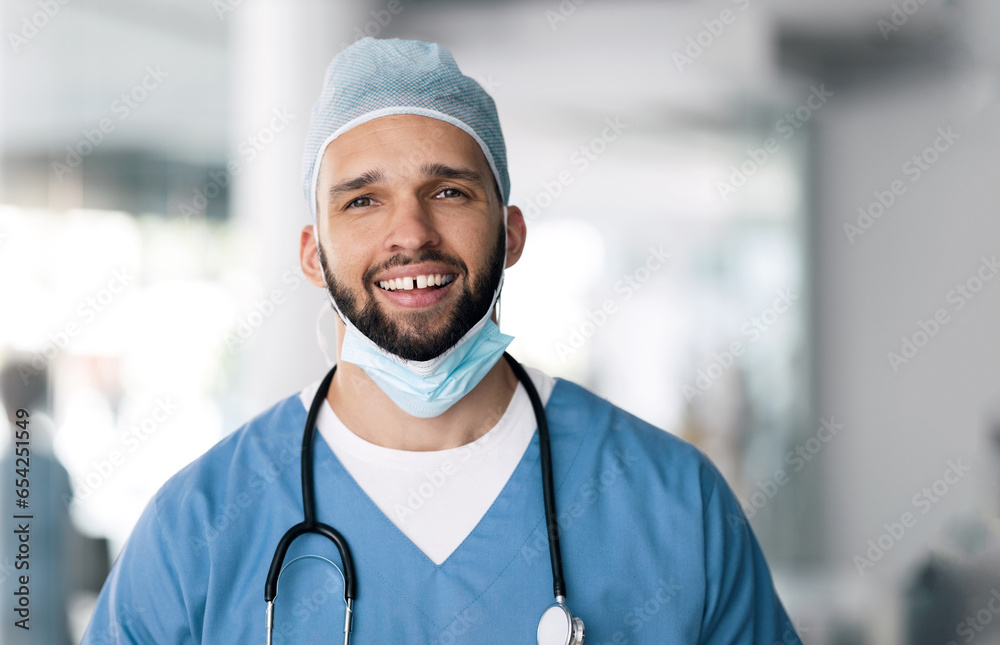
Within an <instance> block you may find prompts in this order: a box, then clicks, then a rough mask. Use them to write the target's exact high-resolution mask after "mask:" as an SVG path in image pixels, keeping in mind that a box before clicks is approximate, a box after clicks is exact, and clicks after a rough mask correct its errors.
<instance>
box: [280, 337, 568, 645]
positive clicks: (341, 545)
mask: <svg viewBox="0 0 1000 645" xmlns="http://www.w3.org/2000/svg"><path fill="white" fill-rule="evenodd" d="M503 356H504V358H505V359H507V362H508V363H509V364H510V368H511V369H512V370H513V371H514V375H515V376H517V380H519V381H520V382H521V384H522V385H523V386H524V389H525V390H526V391H527V392H528V398H529V399H531V407H532V409H533V410H534V412H535V422H536V423H537V424H538V445H539V450H540V452H541V460H542V495H543V497H544V498H545V525H546V527H547V529H548V538H549V558H550V559H551V561H552V590H553V593H554V594H555V602H554V603H552V604H551V605H549V607H548V608H547V609H546V610H545V612H544V613H542V617H541V619H540V620H539V621H538V632H537V637H538V645H580V644H582V643H583V630H584V628H583V621H582V620H581V619H579V618H575V617H574V616H573V614H571V613H570V611H569V609H567V608H566V583H565V582H564V581H563V572H562V555H561V553H560V551H559V525H558V524H557V522H556V499H555V492H554V490H553V486H552V449H551V447H550V445H549V424H548V422H547V420H546V418H545V408H544V407H542V400H541V398H540V397H539V396H538V391H537V390H536V389H535V385H534V383H532V382H531V379H530V378H529V377H528V374H527V372H525V371H524V368H523V367H521V365H520V363H518V362H517V361H516V360H514V358H513V357H512V356H511V355H510V354H508V353H506V352H504V355H503ZM336 371H337V366H336V365H334V366H333V369H331V370H330V372H329V373H328V374H327V375H326V377H325V378H324V379H323V382H322V383H320V386H319V389H318V390H316V396H314V397H313V400H312V405H310V406H309V414H308V415H307V416H306V425H305V429H304V431H303V434H302V514H303V518H302V521H301V522H299V523H298V524H296V525H295V526H293V527H292V528H290V529H288V531H287V532H286V533H285V534H284V535H282V536H281V540H280V541H279V542H278V548H277V549H276V550H275V552H274V557H273V558H272V559H271V568H270V569H268V571H267V580H266V581H265V583H264V600H265V601H266V602H267V616H266V624H267V645H272V640H271V639H272V634H273V631H274V598H275V597H276V596H277V595H278V578H280V577H281V574H282V573H283V572H284V571H285V569H287V568H288V567H290V566H291V565H292V564H294V563H295V562H297V561H299V560H303V559H317V560H322V561H324V562H327V563H329V564H331V565H333V567H335V568H336V569H337V570H338V571H340V574H341V576H342V577H343V579H344V602H345V603H346V605H347V607H346V609H345V611H344V645H350V642H351V623H352V622H353V617H354V598H355V596H356V594H357V587H356V583H355V575H354V564H353V562H352V561H351V550H350V548H349V547H348V546H347V540H345V539H344V536H343V535H341V534H340V533H339V532H338V531H337V529H335V528H333V527H332V526H329V525H327V524H323V523H322V522H317V521H316V504H315V497H314V494H313V493H314V488H313V458H312V454H313V440H314V439H315V437H316V419H317V417H318V416H319V411H320V408H321V407H322V405H323V402H324V401H325V400H326V396H327V393H328V392H329V390H330V383H331V381H333V375H334V373H335V372H336ZM305 533H318V534H319V535H322V536H324V537H326V538H327V539H329V540H330V541H331V542H333V544H334V545H335V546H336V547H337V550H338V551H339V552H340V561H341V563H342V564H343V567H344V568H343V570H342V571H341V570H340V568H339V567H337V565H336V564H335V563H334V562H333V561H331V560H328V559H327V558H324V557H321V556H317V555H303V556H299V557H297V558H294V559H293V560H292V561H291V562H289V563H288V564H285V565H284V566H282V563H283V562H284V560H285V554H286V553H287V552H288V547H290V546H291V544H292V542H294V541H295V538H297V537H299V536H300V535H304V534H305Z"/></svg>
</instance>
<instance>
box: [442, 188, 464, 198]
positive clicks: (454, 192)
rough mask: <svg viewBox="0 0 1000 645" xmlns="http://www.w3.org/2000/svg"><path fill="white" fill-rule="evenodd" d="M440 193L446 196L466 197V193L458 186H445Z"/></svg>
mask: <svg viewBox="0 0 1000 645" xmlns="http://www.w3.org/2000/svg"><path fill="white" fill-rule="evenodd" d="M438 195H443V196H445V197H465V193H463V192H462V191H460V190H459V189H457V188H443V189H441V192H440V193H438Z"/></svg>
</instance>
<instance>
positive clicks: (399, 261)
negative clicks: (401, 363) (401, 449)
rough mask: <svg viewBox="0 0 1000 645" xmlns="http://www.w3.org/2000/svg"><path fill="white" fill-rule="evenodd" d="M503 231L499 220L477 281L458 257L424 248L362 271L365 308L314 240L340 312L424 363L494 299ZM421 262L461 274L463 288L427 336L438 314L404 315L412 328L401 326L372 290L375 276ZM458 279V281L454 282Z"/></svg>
mask: <svg viewBox="0 0 1000 645" xmlns="http://www.w3.org/2000/svg"><path fill="white" fill-rule="evenodd" d="M506 237H507V235H506V230H505V229H504V226H503V223H501V224H500V232H499V235H498V236H497V243H496V244H495V245H494V247H493V253H492V254H491V255H490V258H489V260H487V262H486V267H485V269H486V270H485V272H483V273H481V274H480V275H481V276H482V278H481V284H472V285H470V284H469V268H468V267H467V266H466V264H465V263H464V262H462V260H460V259H459V258H453V257H450V256H447V255H445V254H444V253H442V252H440V251H437V250H435V249H428V250H426V251H424V252H422V253H421V254H420V255H419V256H417V257H414V258H407V257H405V256H403V255H395V256H393V257H391V258H389V259H388V260H387V261H386V262H385V263H383V264H382V265H381V266H379V267H372V268H370V269H368V270H367V271H365V274H364V289H365V294H366V297H365V302H364V306H363V307H359V305H358V294H356V293H355V292H353V291H351V290H350V289H348V288H346V287H345V286H343V285H342V284H340V283H339V282H337V279H336V278H335V277H334V276H333V273H332V272H331V271H330V267H329V265H328V264H327V261H326V257H325V256H324V254H323V247H322V246H319V245H318V243H317V248H318V250H319V262H320V265H321V266H322V267H323V275H324V276H325V277H326V285H327V290H328V291H329V292H330V296H331V297H332V298H333V300H334V302H336V303H337V306H338V307H340V311H341V312H342V313H343V314H344V316H345V317H347V319H348V320H349V321H351V324H353V325H354V326H355V327H357V328H358V331H360V332H361V333H362V334H364V335H365V336H367V337H368V338H370V339H371V340H372V341H373V342H374V343H375V344H376V345H378V346H379V347H381V348H382V349H384V350H386V351H388V352H391V353H393V354H395V355H397V356H400V357H402V358H404V359H406V360H411V361H428V360H430V359H432V358H436V357H438V356H440V355H441V354H443V353H444V352H445V351H446V350H448V349H450V348H451V347H453V346H454V345H455V343H457V342H458V341H459V340H460V339H461V338H462V336H465V334H466V333H467V332H468V331H469V330H470V329H472V327H473V325H475V324H476V323H477V322H479V321H480V319H482V318H483V317H484V316H486V313H487V312H488V311H489V309H490V304H491V303H492V301H493V291H494V290H495V289H496V287H497V284H499V282H500V276H501V275H502V274H503V269H504V264H505V263H506V260H507V258H506V248H507V246H506ZM420 262H439V263H442V264H446V265H448V266H450V267H453V269H454V271H455V273H458V274H459V275H460V276H461V277H462V280H461V284H462V287H461V289H462V290H461V291H460V292H459V294H458V302H457V303H456V305H455V310H454V313H453V314H452V317H451V320H450V321H449V322H448V324H447V325H446V326H445V328H444V329H443V330H441V332H439V333H438V334H436V335H435V336H428V335H427V332H426V329H427V328H428V327H429V325H430V323H431V322H434V317H436V316H439V315H440V314H439V313H437V312H427V311H423V312H412V313H410V314H408V315H407V317H408V322H407V324H406V326H407V327H410V329H408V330H407V329H403V328H402V326H401V325H399V324H397V323H395V322H393V321H392V320H391V319H390V318H389V317H388V316H387V315H386V313H385V311H383V309H382V307H381V306H380V305H379V304H378V302H376V300H375V295H374V293H373V292H372V290H373V289H378V288H379V287H378V286H376V285H375V282H374V280H375V276H376V275H377V274H378V273H379V272H381V271H384V270H386V269H389V268H392V267H397V266H406V265H408V264H417V263H420ZM456 282H457V280H456Z"/></svg>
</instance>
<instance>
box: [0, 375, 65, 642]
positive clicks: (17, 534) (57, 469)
mask: <svg viewBox="0 0 1000 645" xmlns="http://www.w3.org/2000/svg"><path fill="white" fill-rule="evenodd" d="M0 399H2V402H3V407H4V410H5V411H6V413H7V422H8V424H9V431H10V444H9V448H8V449H7V450H6V451H5V452H4V454H3V459H0V473H2V476H0V500H3V503H4V505H5V506H6V508H5V512H4V513H3V516H2V517H3V520H2V522H0V525H2V528H0V531H2V533H0V549H2V550H0V581H2V583H3V584H2V585H0V588H2V590H3V598H4V604H5V605H6V606H8V607H19V608H20V607H23V606H24V605H23V603H20V599H21V598H27V599H28V604H27V607H26V609H27V610H28V611H27V612H26V613H23V614H22V613H19V612H17V611H12V610H11V609H8V610H7V611H5V612H4V619H3V622H2V624H0V642H2V643H5V644H6V645H21V644H23V645H35V644H37V645H65V644H67V643H69V642H70V634H69V621H68V615H67V608H68V604H69V602H68V601H69V594H70V591H71V584H72V576H71V567H70V565H71V559H70V557H69V554H70V552H71V549H72V547H73V539H74V537H75V535H76V531H75V530H74V528H73V525H72V524H71V523H70V517H69V511H68V508H67V506H66V500H68V499H71V498H72V496H73V492H72V489H71V488H70V482H69V475H68V474H67V472H66V469H65V468H63V466H62V464H60V463H59V461H58V460H57V459H56V457H55V456H54V455H53V454H52V444H51V441H52V434H53V432H52V421H51V419H50V417H49V397H48V370H47V369H44V368H43V369H41V370H39V369H36V368H35V367H34V366H33V365H32V364H31V363H30V362H29V361H28V360H26V359H21V358H16V357H15V358H12V359H10V360H7V361H5V364H4V366H3V368H2V369H0ZM18 410H24V411H26V412H27V416H23V415H22V416H19V415H18ZM18 422H21V425H18ZM25 440H26V441H27V442H28V445H27V446H25ZM15 445H17V446H18V447H20V448H21V451H20V453H18V452H17V449H16V448H15ZM25 448H27V450H25ZM25 484H27V485H26V486H25ZM18 488H20V489H25V488H26V489H27V491H28V495H27V497H23V498H22V497H19V496H18V495H17V492H16V491H17V489H18ZM18 499H24V500H26V501H25V504H26V507H25V508H19V507H17V506H15V500H18ZM15 515H22V516H26V515H30V517H27V518H24V517H22V518H17V517H15ZM22 537H24V538H25V539H23V540H22V539H21V538H22ZM25 545H26V547H25ZM18 556H22V557H20V558H19V557H18ZM22 576H24V577H23V578H22ZM25 619H27V620H25Z"/></svg>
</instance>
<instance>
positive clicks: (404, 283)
mask: <svg viewBox="0 0 1000 645" xmlns="http://www.w3.org/2000/svg"><path fill="white" fill-rule="evenodd" d="M454 280H455V276H454V275H449V274H447V273H434V274H427V275H417V276H405V277H402V278H393V279H392V280H381V281H379V283H378V286H379V287H381V288H383V289H385V290H386V291H396V290H397V289H405V290H407V291H411V290H413V289H426V288H427V287H440V286H442V285H445V284H448V283H449V282H453V281H454Z"/></svg>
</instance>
